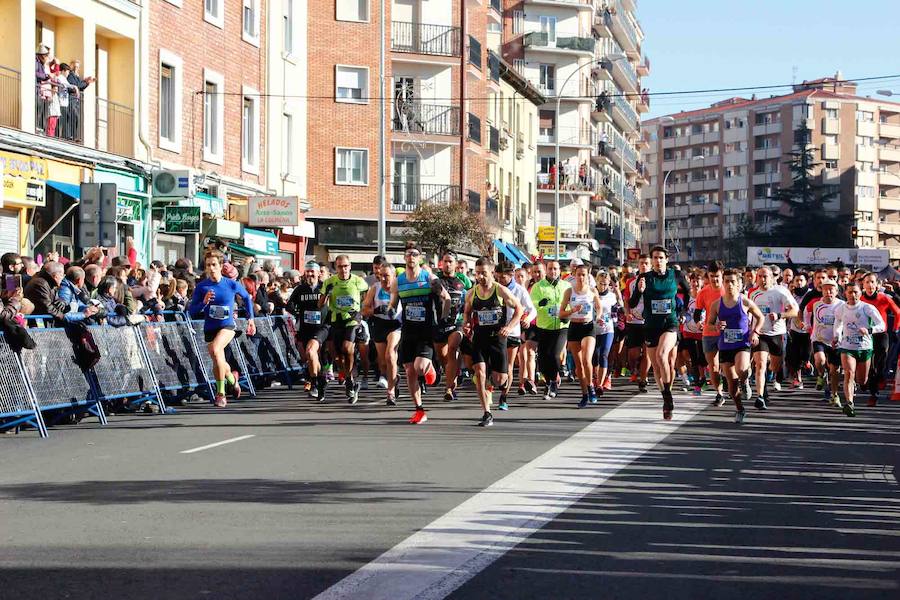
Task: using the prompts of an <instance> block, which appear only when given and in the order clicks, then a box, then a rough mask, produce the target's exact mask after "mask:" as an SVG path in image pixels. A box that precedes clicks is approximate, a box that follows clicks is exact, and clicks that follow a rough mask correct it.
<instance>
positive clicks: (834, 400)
mask: <svg viewBox="0 0 900 600" xmlns="http://www.w3.org/2000/svg"><path fill="white" fill-rule="evenodd" d="M831 404H832V406H834V407H835V408H841V397H840V395H839V394H834V395H833V396H832V397H831Z"/></svg>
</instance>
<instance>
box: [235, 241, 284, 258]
mask: <svg viewBox="0 0 900 600" xmlns="http://www.w3.org/2000/svg"><path fill="white" fill-rule="evenodd" d="M228 250H229V251H230V252H232V253H234V254H240V255H241V256H247V257H250V258H255V259H257V260H277V261H281V257H280V256H278V255H275V254H266V253H265V252H260V251H259V250H254V249H253V248H248V247H247V246H241V245H240V244H233V243H231V242H228Z"/></svg>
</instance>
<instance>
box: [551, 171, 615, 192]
mask: <svg viewBox="0 0 900 600" xmlns="http://www.w3.org/2000/svg"><path fill="white" fill-rule="evenodd" d="M600 187H601V186H600V184H599V183H597V182H595V181H594V180H593V179H591V178H590V177H588V178H586V179H585V180H584V181H581V180H580V179H579V178H578V177H571V178H570V177H568V176H567V175H565V174H563V178H562V179H561V180H560V182H559V193H560V194H577V195H579V196H580V195H587V194H594V193H596V192H599V191H600ZM537 191H538V193H546V194H555V193H556V181H555V180H554V179H553V177H552V176H551V175H550V173H538V174H537Z"/></svg>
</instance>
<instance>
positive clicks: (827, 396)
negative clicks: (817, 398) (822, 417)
mask: <svg viewBox="0 0 900 600" xmlns="http://www.w3.org/2000/svg"><path fill="white" fill-rule="evenodd" d="M822 400H823V401H824V402H828V401H829V400H831V390H830V389H828V388H824V389H823V390H822Z"/></svg>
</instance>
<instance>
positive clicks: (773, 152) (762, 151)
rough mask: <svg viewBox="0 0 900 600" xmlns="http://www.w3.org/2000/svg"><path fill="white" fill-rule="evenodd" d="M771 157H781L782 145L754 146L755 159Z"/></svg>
mask: <svg viewBox="0 0 900 600" xmlns="http://www.w3.org/2000/svg"><path fill="white" fill-rule="evenodd" d="M770 158H781V146H772V147H768V148H766V147H761V148H754V150H753V160H767V159H770Z"/></svg>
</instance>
